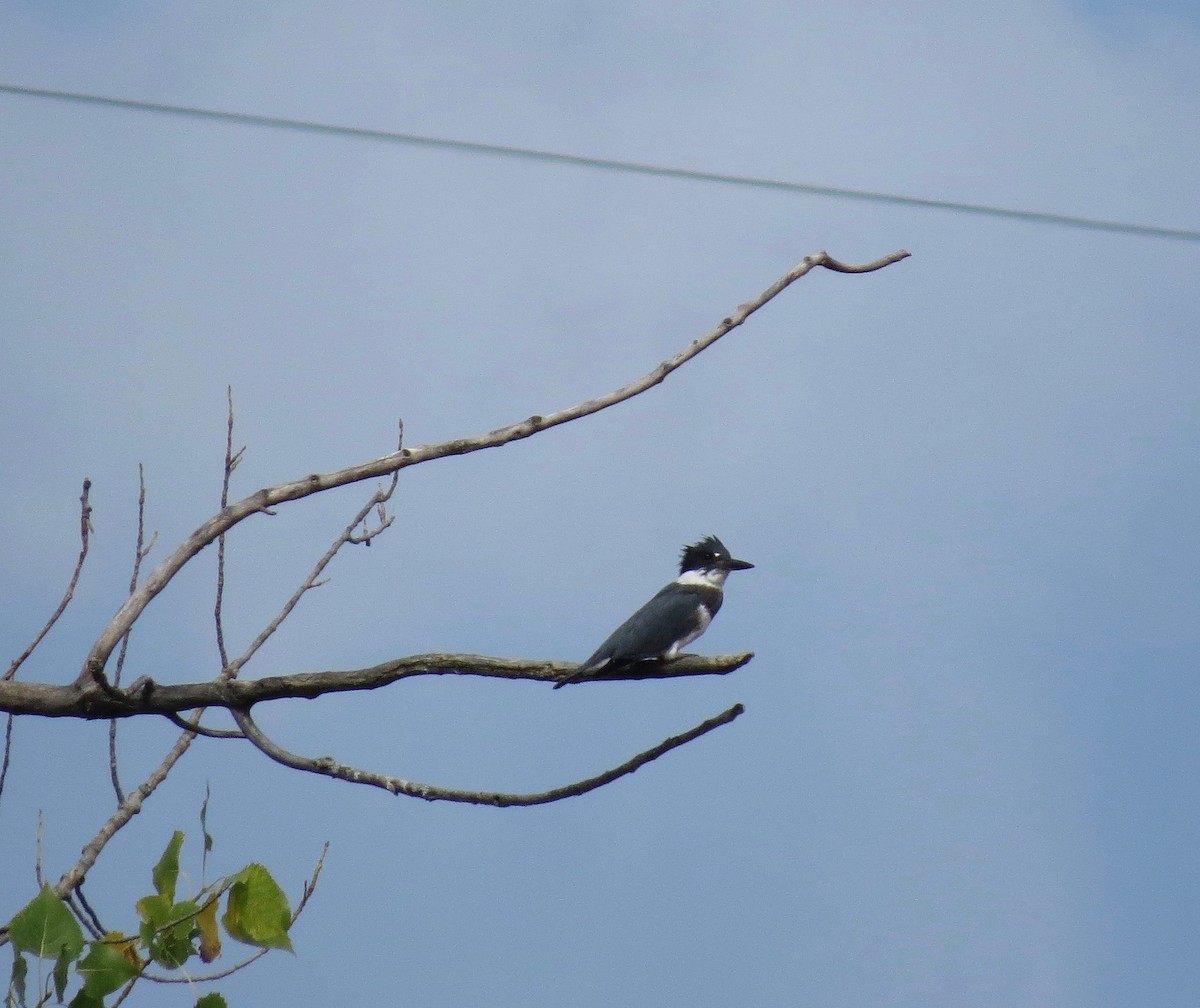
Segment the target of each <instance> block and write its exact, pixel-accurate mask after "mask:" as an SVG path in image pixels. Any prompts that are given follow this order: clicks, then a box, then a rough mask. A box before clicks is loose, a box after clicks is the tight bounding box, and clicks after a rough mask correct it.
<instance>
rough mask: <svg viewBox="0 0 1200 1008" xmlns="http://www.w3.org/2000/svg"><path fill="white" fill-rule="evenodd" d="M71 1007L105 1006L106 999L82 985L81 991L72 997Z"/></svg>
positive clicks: (93, 1007)
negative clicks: (93, 993) (89, 991)
mask: <svg viewBox="0 0 1200 1008" xmlns="http://www.w3.org/2000/svg"><path fill="white" fill-rule="evenodd" d="M69 1008H104V1001H103V999H101V998H98V997H96V996H94V995H92V994H89V993H88V992H87V990H86V989H84V988H82V987H81V988H80V989H79V993H78V994H76V995H75V996H74V997H73V998H71V1004H70V1006H69Z"/></svg>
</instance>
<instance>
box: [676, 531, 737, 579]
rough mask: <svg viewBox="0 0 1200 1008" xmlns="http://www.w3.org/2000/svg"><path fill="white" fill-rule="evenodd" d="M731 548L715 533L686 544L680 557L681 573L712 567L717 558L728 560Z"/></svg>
mask: <svg viewBox="0 0 1200 1008" xmlns="http://www.w3.org/2000/svg"><path fill="white" fill-rule="evenodd" d="M729 556H730V554H729V550H727V549H726V548H725V544H724V543H723V542H721V540H720V539H718V538H717V537H716V536H714V535H710V536H705V537H704V538H703V539H701V540H700V541H699V542H697V543H692V545H691V546H684V547H683V552H682V553H681V554H680V557H679V573H680V574H682V573H683V572H684V571H690V570H699V569H700V568H701V567H710V566H712V564H713V562H714V561H716V560H728V559H729Z"/></svg>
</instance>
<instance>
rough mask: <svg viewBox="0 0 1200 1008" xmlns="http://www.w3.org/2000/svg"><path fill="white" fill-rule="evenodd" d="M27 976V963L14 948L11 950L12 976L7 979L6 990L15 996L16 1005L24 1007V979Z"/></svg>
mask: <svg viewBox="0 0 1200 1008" xmlns="http://www.w3.org/2000/svg"><path fill="white" fill-rule="evenodd" d="M28 974H29V963H27V962H26V961H25V957H24V956H23V955H21V953H20V952H18V951H17V950H16V949H15V948H14V949H13V968H12V976H11V977H9V981H8V988H9V990H10V991H12V992H13V993H14V994H15V995H16V996H17V1004H19V1005H21V1006H22V1008H24V1005H25V977H26V976H28Z"/></svg>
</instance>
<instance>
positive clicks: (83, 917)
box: [63, 889, 104, 939]
mask: <svg viewBox="0 0 1200 1008" xmlns="http://www.w3.org/2000/svg"><path fill="white" fill-rule="evenodd" d="M78 896H79V890H78V889H76V890H75V891H74V892H73V893H67V898H66V899H65V900H63V902H64V903H66V904H67V908H68V909H69V910H70V911H71V913H72V914H74V915H75V919H76V920H77V921H79V923H80V924H82V925H83V928H84V930H85V931H87V933H88V934H90V935H91V936H92V938H94V939H99V938H101V937H102V936H103V935H104V932H103V931H102V930H101V928H100V925H99V924H97V923H96V922H95V921H94V920H93V919H92V917H90V916H89V915H88V913H87V911H85V910H84V909H83V906H82V905H81V904H80V903H79V900H78Z"/></svg>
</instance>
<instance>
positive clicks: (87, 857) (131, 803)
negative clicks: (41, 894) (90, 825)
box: [0, 731, 196, 944]
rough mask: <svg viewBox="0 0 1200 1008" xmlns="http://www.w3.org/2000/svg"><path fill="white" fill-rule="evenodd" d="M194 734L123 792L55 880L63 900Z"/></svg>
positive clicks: (181, 740)
mask: <svg viewBox="0 0 1200 1008" xmlns="http://www.w3.org/2000/svg"><path fill="white" fill-rule="evenodd" d="M195 737H196V736H195V735H194V734H193V733H192V732H190V731H186V732H183V733H182V734H181V735H180V736H179V738H178V739H176V740H175V744H174V745H173V746H172V747H171V749H170V751H169V752H168V753H167V755H166V756H165V757H164V758H163V761H162V763H160V764H159V765H158V766H157V767H156V768H155V769H154V771H153V772H152V773H151V774H150V776H149V777H147V778H146V779H145V780H144V781H142V783H141V784H140V785H139V786H138V787H136V788H134V789H133V790H132V791H130V792H129V793H128V794H126V796H125V800H124V801H123V802H121V804H120V805H118V806H117V810H116V811H115V812H114V813H113V814H112V815H111V816H109V817H108V820H107V821H106V822H105V823H104V825H103V826H101V827H100V830H99V832H97V833H96V835H95V836H94V837H92V839H91V840H89V841H88V842H87V843H86V844H85V845H84V847H83V852H82V854H81V855H80V857H79V860H78V861H76V862H75V864H74V866H73V867H71V868H70V869H69V870H67V871H66V872H64V873H63V875H62V877H61V878H60V879H59V880H58V883H57V884H56V885H55V887H54V891H55V892H56V893H58V895H59V896H61V897H62V898H63V899H65V898H66V896H67V894H68V893H70V892H73V891H74V890H75V889H76V888H77V887H78V886H79V883H81V882H82V881H83V880H84V878H85V877H86V876H87V873H88V872H89V871H90V870H91V868H92V865H94V864H95V863H96V858H97V857H99V856H100V852H101V851H102V850H104V846H105V844H107V843H108V841H109V840H111V839H112V838H113V836H114V835H115V834H116V832H117V831H118V830H119V829H120V828H121V827H122V826H124V825H125V824H126V823H128V822H129V820H130V819H132V818H133V817H134V816H135V815H137V814H138V813H139V812H140V811H141V810H142V803H143V802H144V801H145V800H146V799H147V798H149V797H150V795H152V794H153V793H154V789H155V788H157V787H158V785H159V784H161V783H162V782H163V781H164V780H166V778H167V774H169V773H170V772H171V769H172V768H173V767H174V766H175V764H176V763H178V762H179V761H180V759H182V758H183V754H184V753H186V752H187V751H188V748H189V747H190V746H191V744H192V740H193V739H195ZM3 937H4V936H0V944H3Z"/></svg>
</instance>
